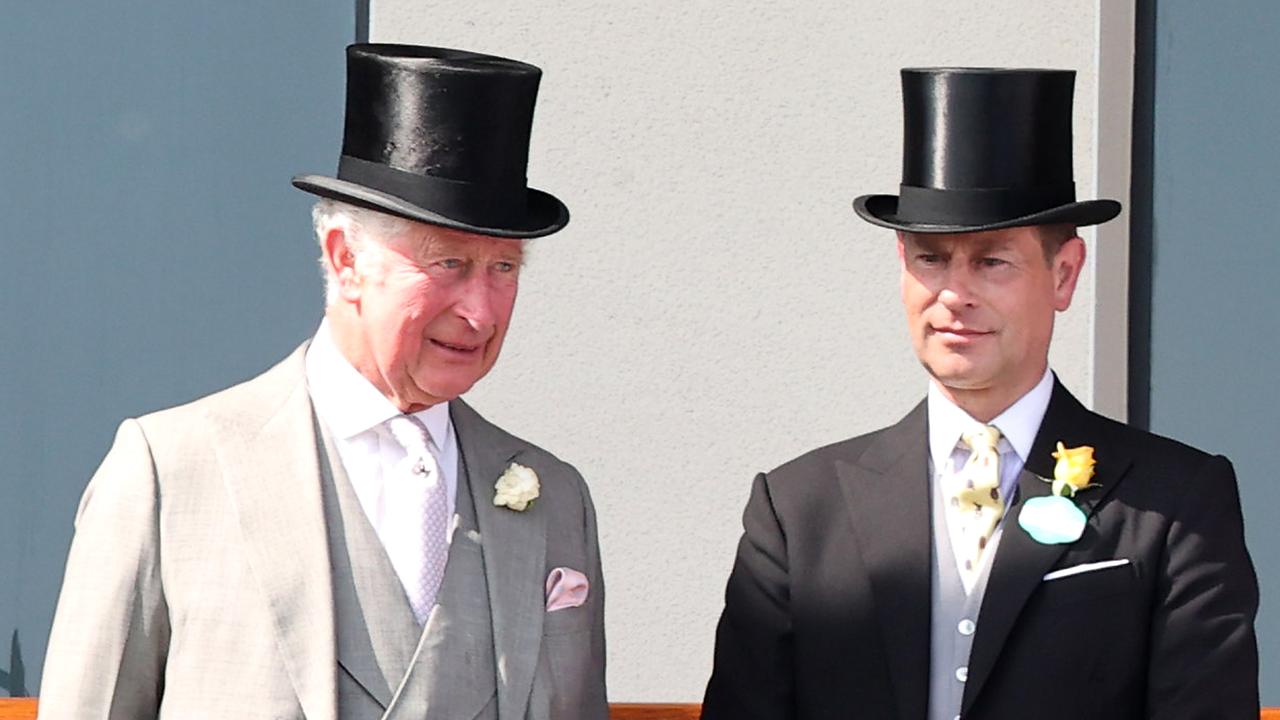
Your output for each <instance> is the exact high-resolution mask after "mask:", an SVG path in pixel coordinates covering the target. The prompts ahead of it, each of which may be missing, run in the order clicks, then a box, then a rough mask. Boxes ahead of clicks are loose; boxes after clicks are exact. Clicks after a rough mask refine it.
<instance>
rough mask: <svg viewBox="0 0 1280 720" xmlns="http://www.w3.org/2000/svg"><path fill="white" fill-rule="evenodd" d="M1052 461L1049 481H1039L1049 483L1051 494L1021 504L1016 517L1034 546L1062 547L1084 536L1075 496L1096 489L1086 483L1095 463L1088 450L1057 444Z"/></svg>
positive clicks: (1089, 483)
mask: <svg viewBox="0 0 1280 720" xmlns="http://www.w3.org/2000/svg"><path fill="white" fill-rule="evenodd" d="M1053 457H1054V459H1056V460H1057V461H1058V462H1057V464H1055V465H1054V466H1053V479H1052V480H1050V479H1049V478H1040V479H1041V480H1044V481H1045V482H1047V483H1051V485H1052V488H1051V494H1050V495H1049V496H1048V497H1038V498H1032V499H1030V500H1028V501H1027V502H1026V503H1024V504H1023V506H1022V512H1021V513H1019V514H1018V525H1020V526H1021V527H1022V529H1023V530H1026V531H1027V534H1028V535H1030V536H1031V539H1033V540H1035V541H1036V542H1038V543H1042V544H1045V545H1063V544H1066V543H1072V542H1075V541H1076V540H1079V539H1080V536H1081V535H1082V534H1084V526H1085V523H1086V521H1087V520H1088V518H1086V517H1085V514H1084V511H1082V510H1081V509H1080V508H1079V507H1078V506H1077V505H1076V504H1075V502H1073V500H1074V498H1075V496H1076V493H1078V492H1081V491H1084V490H1091V489H1093V488H1096V487H1098V485H1096V484H1094V483H1091V482H1090V480H1092V479H1093V473H1094V466H1095V465H1096V464H1097V461H1095V460H1094V459H1093V448H1092V447H1090V446H1088V445H1081V446H1080V447H1076V448H1069V447H1067V446H1065V445H1063V444H1062V443H1061V442H1059V443H1058V449H1057V451H1056V452H1054V453H1053Z"/></svg>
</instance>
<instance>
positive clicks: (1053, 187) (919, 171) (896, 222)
mask: <svg viewBox="0 0 1280 720" xmlns="http://www.w3.org/2000/svg"><path fill="white" fill-rule="evenodd" d="M1074 89H1075V72H1074V71H1071V70H1031V69H1002V68H907V69H904V70H903V71H902V119H903V133H902V135H903V143H902V181H901V184H900V185H899V191H900V192H899V194H898V195H863V196H861V197H858V198H856V199H855V200H854V201H853V209H854V211H855V212H857V214H858V216H859V217H861V218H863V219H864V220H866V221H868V222H871V223H874V224H876V225H880V226H882V227H887V228H893V229H896V230H905V231H910V232H920V233H962V232H980V231H984V230H998V229H1001V228H1010V227H1018V226H1023V225H1060V224H1061V225H1077V226H1079V225H1095V224H1098V223H1102V222H1106V221H1108V220H1110V219H1112V218H1114V217H1115V216H1116V215H1118V214H1119V213H1120V203H1118V202H1116V201H1115V200H1083V201H1078V200H1077V199H1076V190H1075V181H1074V179H1073V176H1072V157H1071V148H1072V137H1071V112H1072V94H1073V93H1074Z"/></svg>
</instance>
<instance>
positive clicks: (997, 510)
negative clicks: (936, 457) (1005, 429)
mask: <svg viewBox="0 0 1280 720" xmlns="http://www.w3.org/2000/svg"><path fill="white" fill-rule="evenodd" d="M960 439H961V440H963V441H964V444H965V445H968V446H969V449H970V453H969V459H968V460H967V461H966V462H965V464H964V467H963V468H961V469H960V472H958V473H956V474H955V475H953V476H952V478H951V481H950V483H949V488H948V490H949V492H948V499H947V522H948V523H950V524H951V525H952V527H959V528H960V533H959V540H958V542H956V541H954V539H955V538H956V535H955V534H954V533H953V534H952V538H953V542H952V546H953V547H952V551H953V552H954V553H955V554H956V559H957V560H958V561H959V565H960V575H961V577H962V578H963V579H964V585H965V588H966V589H968V588H970V587H972V586H973V583H974V581H975V580H976V579H977V577H978V573H979V571H980V570H981V569H982V554H983V552H984V551H985V550H986V549H987V544H988V543H990V542H991V535H992V533H994V532H995V529H996V525H997V524H998V523H999V522H1000V518H1001V517H1003V516H1004V499H1003V498H1001V497H1000V451H999V450H997V449H996V444H997V443H999V442H1000V431H999V430H998V429H996V428H995V427H993V426H991V425H986V426H983V427H981V428H977V429H974V430H972V431H970V432H966V433H964V434H963V435H962V436H961V438H960Z"/></svg>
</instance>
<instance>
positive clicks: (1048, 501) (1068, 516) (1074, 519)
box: [1018, 496, 1086, 545]
mask: <svg viewBox="0 0 1280 720" xmlns="http://www.w3.org/2000/svg"><path fill="white" fill-rule="evenodd" d="M1085 521H1086V518H1085V516H1084V513H1083V512H1081V511H1080V508H1078V507H1076V504H1075V503H1074V502H1072V501H1071V500H1070V499H1069V498H1064V497H1058V496H1050V497H1038V498H1032V499H1030V500H1028V501H1026V502H1025V503H1024V504H1023V505H1022V512H1020V513H1018V525H1020V526H1021V527H1022V529H1023V530H1026V531H1027V534H1028V535H1030V536H1031V539H1032V540H1035V541H1036V542H1038V543H1041V544H1043V545H1064V544H1066V543H1073V542H1075V541H1076V540H1079V539H1080V535H1082V534H1083V533H1084V526H1085Z"/></svg>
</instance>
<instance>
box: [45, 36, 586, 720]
mask: <svg viewBox="0 0 1280 720" xmlns="http://www.w3.org/2000/svg"><path fill="white" fill-rule="evenodd" d="M347 58H348V82H347V117H346V130H345V134H344V142H343V152H342V157H341V160H340V163H339V170H338V173H337V177H336V178H329V177H320V176H303V177H299V178H296V179H295V180H294V184H295V185H297V186H298V187H300V188H302V189H304V190H307V191H308V192H312V193H315V194H317V195H320V196H321V197H322V198H323V199H322V200H321V201H320V202H319V203H318V204H317V206H316V209H315V211H314V218H315V224H316V231H317V235H318V238H319V241H320V246H321V250H322V259H321V264H322V265H323V267H324V270H325V274H326V279H327V282H328V297H327V305H326V311H325V320H324V322H323V323H322V324H321V327H320V329H319V330H318V331H317V333H316V335H315V337H314V338H313V339H312V340H311V341H310V342H309V343H307V344H304V345H303V346H302V347H300V348H298V350H297V351H295V352H294V353H293V354H292V355H291V356H290V357H288V358H287V359H285V360H284V361H283V362H281V363H280V364H279V365H277V366H275V367H274V368H272V369H270V370H268V371H267V372H266V373H264V374H262V375H261V376H259V377H257V378H254V379H252V380H249V381H248V382H245V383H243V384H241V385H238V386H235V387H232V388H230V389H228V390H225V391H223V392H220V393H216V394H214V395H212V396H209V397H206V398H202V399H200V400H197V401H195V402H193V403H190V404H188V405H184V406H182V407H177V408H173V409H169V410H164V411H160V412H157V413H153V414H151V415H147V416H145V417H141V418H138V419H135V420H127V421H125V422H124V423H123V424H122V425H121V427H120V430H119V432H118V434H117V436H116V441H115V445H114V446H113V447H112V449H111V451H110V453H109V454H108V455H107V458H106V459H105V460H104V461H103V463H102V466H101V467H100V468H99V470H98V472H97V473H96V474H95V475H94V477H93V479H92V480H91V481H90V483H89V487H88V489H87V490H86V492H85V495H84V499H83V501H82V503H81V507H80V510H79V514H78V515H77V521H76V537H75V540H74V542H73V544H72V548H71V555H70V559H69V560H68V564H67V572H66V579H65V582H64V585H63V589H62V595H61V598H60V600H59V605H58V611H57V616H56V619H55V621H54V627H53V633H52V636H51V638H50V642H49V654H48V656H47V658H46V662H45V675H44V680H43V687H42V698H41V708H40V714H41V717H42V718H50V719H53V718H75V719H76V720H80V719H82V718H90V717H93V718H131V719H132V718H182V719H183V720H192V719H195V718H309V719H321V720H334V719H336V718H343V719H346V718H424V717H426V718H442V719H447V720H457V719H460V718H462V719H470V718H494V719H497V720H520V719H522V718H537V719H544V718H557V719H561V718H597V719H602V718H604V717H605V716H606V714H607V709H606V702H605V687H604V628H603V605H604V587H603V584H602V581H601V574H600V559H599V552H598V547H597V542H596V525H595V515H594V510H593V509H592V505H591V500H590V497H589V495H588V493H587V488H586V485H585V484H584V483H583V481H582V478H581V477H580V476H579V474H578V473H577V471H576V470H574V469H573V468H572V467H571V466H569V465H567V464H565V463H564V462H562V461H560V460H558V459H557V458H556V457H554V456H552V455H551V454H550V453H547V452H546V451H544V450H541V449H540V448H538V447H535V446H533V445H531V444H529V443H528V442H525V441H524V440H521V439H519V438H516V437H514V436H512V435H509V434H507V433H506V432H504V431H502V430H501V429H499V428H498V427H496V426H494V425H492V424H490V423H489V422H487V421H486V420H484V419H483V418H482V417H480V415H478V414H477V413H476V412H475V411H474V410H472V409H471V408H470V407H468V406H467V405H466V404H465V403H463V402H462V401H461V400H459V399H457V398H458V396H459V395H460V394H462V393H463V392H465V391H466V390H467V389H468V388H470V387H471V386H472V384H473V383H475V382H476V381H477V380H479V379H480V378H481V377H483V376H484V375H485V374H486V373H487V372H488V371H489V369H490V368H491V367H492V366H493V364H494V361H495V360H496V359H497V356H498V351H499V349H500V348H501V346H502V340H503V337H504V335H505V332H506V329H507V326H508V322H509V320H510V317H511V311H512V307H513V305H514V302H515V296H516V287H517V280H518V275H519V269H520V264H521V258H522V252H523V249H522V239H524V238H531V237H538V236H542V235H547V234H550V233H552V232H555V231H557V230H559V229H560V228H562V227H563V226H564V225H565V223H566V222H567V221H568V212H567V210H566V209H565V207H564V205H563V204H561V203H560V202H559V201H558V200H556V199H555V198H554V197H552V196H550V195H548V194H546V193H542V192H539V191H537V190H532V189H529V188H527V187H526V186H525V180H524V170H525V164H526V161H527V155H528V138H529V131H530V127H531V122H532V114H533V106H534V98H535V95H536V92H537V85H538V80H539V76H540V73H539V71H538V70H537V68H534V67H532V66H529V65H526V64H523V63H519V62H515V61H511V60H506V59H503V58H495V57H490V56H483V55H477V54H474V53H467V52H460V51H454V50H443V49H439V48H421V47H409V46H377V45H362V46H352V47H351V48H349V49H348V56H347Z"/></svg>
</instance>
